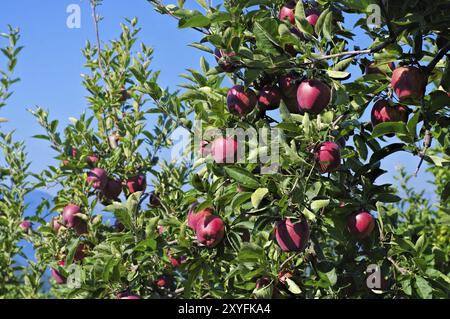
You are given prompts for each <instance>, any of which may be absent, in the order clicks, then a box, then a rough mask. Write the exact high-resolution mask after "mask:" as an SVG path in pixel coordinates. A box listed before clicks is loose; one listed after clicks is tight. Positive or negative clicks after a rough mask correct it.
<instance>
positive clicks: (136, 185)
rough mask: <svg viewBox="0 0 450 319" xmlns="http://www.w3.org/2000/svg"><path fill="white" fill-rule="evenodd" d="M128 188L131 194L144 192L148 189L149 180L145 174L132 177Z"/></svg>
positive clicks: (128, 181) (128, 182)
mask: <svg viewBox="0 0 450 319" xmlns="http://www.w3.org/2000/svg"><path fill="white" fill-rule="evenodd" d="M127 187H128V190H129V191H130V193H131V194H133V193H136V192H144V191H145V189H146V188H147V179H146V177H145V175H144V174H139V175H137V176H134V177H131V178H129V179H128V180H127Z"/></svg>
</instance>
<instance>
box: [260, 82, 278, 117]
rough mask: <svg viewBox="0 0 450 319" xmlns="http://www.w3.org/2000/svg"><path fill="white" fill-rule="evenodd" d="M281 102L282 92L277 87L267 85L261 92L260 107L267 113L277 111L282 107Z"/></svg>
mask: <svg viewBox="0 0 450 319" xmlns="http://www.w3.org/2000/svg"><path fill="white" fill-rule="evenodd" d="M280 101H281V91H280V89H279V88H278V87H276V86H270V85H266V86H264V87H263V88H262V89H261V90H260V91H259V94H258V105H259V106H260V108H261V109H263V110H265V111H267V110H275V109H276V108H278V107H279V106H280Z"/></svg>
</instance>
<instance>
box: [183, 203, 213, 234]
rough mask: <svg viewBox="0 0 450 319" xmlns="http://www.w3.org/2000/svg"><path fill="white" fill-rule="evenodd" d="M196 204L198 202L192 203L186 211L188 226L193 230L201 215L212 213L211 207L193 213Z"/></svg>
mask: <svg viewBox="0 0 450 319" xmlns="http://www.w3.org/2000/svg"><path fill="white" fill-rule="evenodd" d="M197 205H198V203H194V204H192V205H191V208H190V209H189V212H188V227H190V228H191V229H193V230H196V229H197V224H198V222H199V221H200V220H201V219H202V218H203V217H205V216H209V215H212V213H213V212H214V210H213V209H212V208H205V209H203V210H201V211H199V212H197V213H195V207H196V206H197Z"/></svg>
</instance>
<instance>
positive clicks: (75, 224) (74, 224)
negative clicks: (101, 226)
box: [62, 204, 87, 235]
mask: <svg viewBox="0 0 450 319" xmlns="http://www.w3.org/2000/svg"><path fill="white" fill-rule="evenodd" d="M79 213H81V208H80V206H77V205H75V204H69V205H67V206H66V207H64V210H63V213H62V222H63V224H64V225H65V226H66V227H67V228H73V229H74V230H75V232H76V233H77V234H78V235H83V234H86V233H87V224H86V221H84V220H83V219H81V218H80V217H78V216H76V214H79Z"/></svg>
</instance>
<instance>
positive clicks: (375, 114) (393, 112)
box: [371, 100, 408, 126]
mask: <svg viewBox="0 0 450 319" xmlns="http://www.w3.org/2000/svg"><path fill="white" fill-rule="evenodd" d="M371 120H372V125H373V126H375V125H377V124H380V123H384V122H405V123H407V122H408V108H407V107H406V106H404V105H396V106H391V105H389V102H388V101H386V100H379V101H377V102H376V103H375V104H374V105H373V108H372V112H371Z"/></svg>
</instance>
